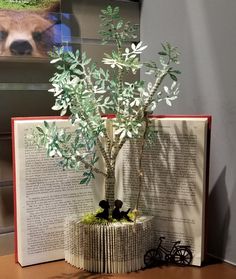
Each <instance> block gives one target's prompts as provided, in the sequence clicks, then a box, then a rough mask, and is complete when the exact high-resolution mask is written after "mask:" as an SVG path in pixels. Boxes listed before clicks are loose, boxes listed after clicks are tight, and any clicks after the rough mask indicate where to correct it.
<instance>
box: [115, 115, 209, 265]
mask: <svg viewBox="0 0 236 279" xmlns="http://www.w3.org/2000/svg"><path fill="white" fill-rule="evenodd" d="M207 121H208V120H207V118H195V119H182V118H173V119H168V118H162V119H159V120H158V119H154V120H153V125H155V130H156V139H155V141H154V143H153V144H152V145H146V146H145V150H144V154H143V157H142V169H143V172H144V177H143V179H142V188H141V197H140V203H139V210H140V211H141V212H142V214H145V215H152V216H156V218H155V235H156V240H155V243H153V248H156V247H157V245H158V242H159V237H160V236H165V237H166V239H165V241H164V242H163V245H164V246H165V247H166V248H171V247H172V245H173V243H171V242H172V241H177V240H181V245H191V251H192V253H193V256H194V257H193V261H192V264H193V265H201V260H202V257H203V247H204V206H205V204H204V203H205V181H206V177H205V175H206V173H205V170H206V139H207V138H206V137H207ZM137 145H138V146H139V147H140V142H138V141H136V142H134V141H129V142H127V143H126V144H125V146H124V147H123V150H122V154H120V156H119V162H118V164H117V165H118V166H122V167H118V170H117V174H119V179H118V183H119V185H118V187H120V190H119V191H118V193H117V196H118V198H120V199H121V200H123V201H124V205H126V206H127V207H131V208H134V207H135V204H136V200H137V196H138V191H139V180H138V157H139V153H138V148H137Z"/></svg>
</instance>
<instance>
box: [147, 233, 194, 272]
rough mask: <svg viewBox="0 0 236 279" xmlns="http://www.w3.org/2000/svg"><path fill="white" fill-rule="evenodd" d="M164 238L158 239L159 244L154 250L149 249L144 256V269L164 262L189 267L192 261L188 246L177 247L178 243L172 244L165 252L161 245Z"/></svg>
mask: <svg viewBox="0 0 236 279" xmlns="http://www.w3.org/2000/svg"><path fill="white" fill-rule="evenodd" d="M163 239H165V237H163V236H162V237H160V238H159V244H158V247H157V248H156V249H150V250H148V251H147V253H146V254H145V255H144V263H145V265H146V267H154V266H157V265H158V264H159V263H161V262H163V261H165V262H167V263H174V264H179V265H189V264H190V263H191V261H192V259H193V255H192V252H191V250H190V246H188V245H179V244H180V241H175V242H173V246H172V248H171V249H170V250H167V249H166V248H165V247H163V246H162V245H161V243H162V240H163Z"/></svg>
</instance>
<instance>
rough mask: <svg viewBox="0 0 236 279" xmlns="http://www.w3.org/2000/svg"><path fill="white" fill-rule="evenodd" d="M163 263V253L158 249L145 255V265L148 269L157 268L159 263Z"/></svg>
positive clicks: (151, 250)
mask: <svg viewBox="0 0 236 279" xmlns="http://www.w3.org/2000/svg"><path fill="white" fill-rule="evenodd" d="M160 261H161V252H160V251H158V250H157V249H150V250H148V251H147V253H146V254H145V255H144V264H145V266H146V267H154V266H157V264H158V262H160Z"/></svg>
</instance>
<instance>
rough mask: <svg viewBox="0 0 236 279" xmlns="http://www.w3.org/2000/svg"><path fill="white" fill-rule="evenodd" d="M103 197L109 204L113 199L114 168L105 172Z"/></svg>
mask: <svg viewBox="0 0 236 279" xmlns="http://www.w3.org/2000/svg"><path fill="white" fill-rule="evenodd" d="M105 199H106V200H108V201H109V203H110V205H111V204H113V203H114V200H115V169H113V170H111V171H109V172H108V173H107V177H106V179H105Z"/></svg>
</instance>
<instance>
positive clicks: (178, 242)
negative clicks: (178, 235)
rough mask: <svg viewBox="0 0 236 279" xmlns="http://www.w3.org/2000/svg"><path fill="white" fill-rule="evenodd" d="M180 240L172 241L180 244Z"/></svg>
mask: <svg viewBox="0 0 236 279" xmlns="http://www.w3.org/2000/svg"><path fill="white" fill-rule="evenodd" d="M180 242H181V241H180V240H178V241H172V243H174V244H180Z"/></svg>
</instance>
